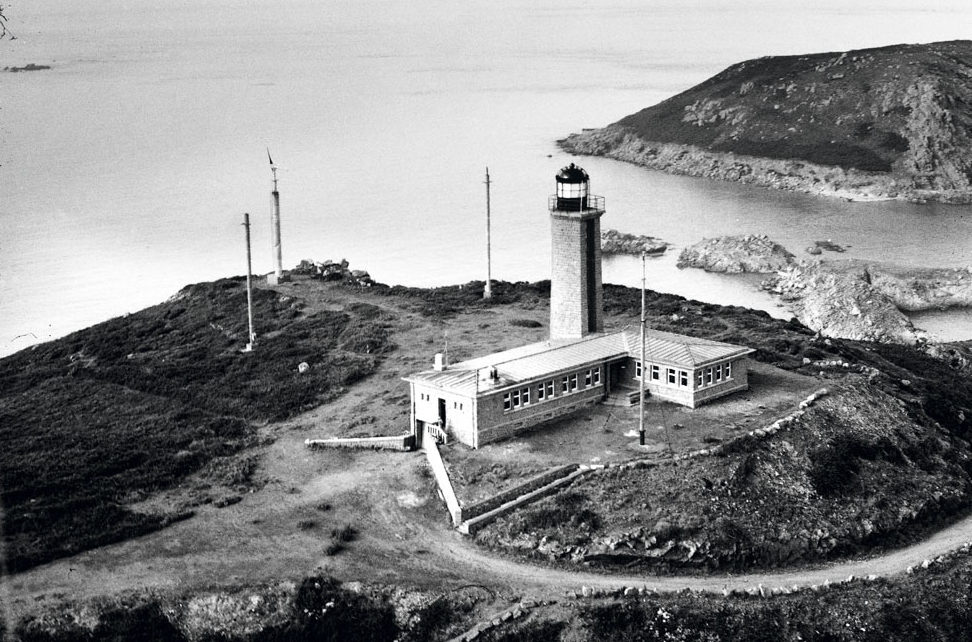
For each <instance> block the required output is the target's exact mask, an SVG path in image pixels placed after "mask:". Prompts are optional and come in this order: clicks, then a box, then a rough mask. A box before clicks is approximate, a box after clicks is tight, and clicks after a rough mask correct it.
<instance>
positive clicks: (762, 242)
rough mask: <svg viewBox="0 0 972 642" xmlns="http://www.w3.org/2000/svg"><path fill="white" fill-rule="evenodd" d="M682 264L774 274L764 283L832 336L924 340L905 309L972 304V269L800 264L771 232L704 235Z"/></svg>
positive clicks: (905, 341)
mask: <svg viewBox="0 0 972 642" xmlns="http://www.w3.org/2000/svg"><path fill="white" fill-rule="evenodd" d="M816 247H820V248H822V249H827V250H828V251H843V248H841V247H840V246H839V245H837V244H835V243H833V242H832V241H818V242H817V244H816ZM835 248H839V249H835ZM678 267H679V268H685V267H695V268H701V269H703V270H706V271H707V272H727V273H738V272H762V273H773V272H775V273H776V274H775V276H774V277H773V278H772V279H770V280H768V281H766V282H765V283H764V284H763V287H764V288H765V289H767V290H769V291H770V292H772V293H774V294H777V295H779V296H780V297H781V298H782V300H783V301H784V302H785V303H786V304H788V306H789V307H790V309H791V310H792V311H793V312H794V314H795V315H796V317H797V318H798V319H799V320H800V321H801V322H802V323H803V324H804V325H806V326H807V327H808V328H811V329H813V330H816V331H817V332H819V333H821V334H822V335H824V336H828V337H839V338H843V339H856V340H858V341H879V342H888V343H903V344H909V345H910V344H914V343H916V342H922V343H923V342H925V341H926V339H927V337H926V336H925V334H924V332H922V331H921V330H918V329H916V328H915V327H914V326H913V325H912V323H911V321H910V320H909V319H908V317H907V315H906V314H905V312H918V311H921V310H934V309H944V308H950V307H972V268H905V267H900V266H893V265H884V264H878V263H866V262H862V261H854V260H839V261H826V262H821V261H813V260H810V261H799V262H797V261H795V258H794V256H793V254H791V253H790V252H789V251H787V249H786V248H784V247H783V246H782V245H780V244H778V243H774V242H773V241H772V240H770V239H769V238H767V237H766V236H765V235H752V234H750V235H747V236H722V237H717V238H712V239H702V240H701V241H700V242H698V243H696V244H695V245H692V246H691V247H688V248H685V249H684V250H683V251H682V253H681V254H680V255H679V257H678Z"/></svg>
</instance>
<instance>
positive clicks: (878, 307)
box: [767, 263, 924, 344]
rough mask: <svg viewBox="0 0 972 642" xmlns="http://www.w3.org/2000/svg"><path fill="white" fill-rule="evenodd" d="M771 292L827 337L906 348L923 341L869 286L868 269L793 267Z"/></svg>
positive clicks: (770, 285) (779, 276) (782, 274)
mask: <svg viewBox="0 0 972 642" xmlns="http://www.w3.org/2000/svg"><path fill="white" fill-rule="evenodd" d="M767 288H768V289H769V290H770V291H771V292H773V293H775V294H778V295H780V297H781V298H782V299H783V301H784V302H786V303H787V304H788V305H789V306H790V308H791V309H792V310H793V312H794V313H795V314H796V317H797V318H798V319H799V320H800V321H801V322H802V323H803V324H804V325H806V326H807V327H808V328H811V329H813V330H816V331H817V332H819V333H820V334H822V335H824V336H828V337H840V338H844V339H854V340H857V341H879V342H883V343H905V344H914V343H916V342H918V341H919V340H923V339H924V336H923V334H922V333H921V332H920V331H919V330H917V329H916V328H915V327H914V326H913V325H912V324H911V321H910V320H909V319H908V317H907V316H905V314H904V313H903V312H901V310H899V309H898V308H897V306H895V304H894V302H893V301H892V300H891V299H890V298H889V297H888V296H886V295H884V294H883V293H881V292H879V291H877V290H876V289H874V287H872V286H871V283H870V279H869V276H868V272H867V269H866V268H864V267H858V268H856V269H852V268H850V267H849V266H848V267H847V268H846V269H841V268H840V267H836V266H833V265H828V264H810V263H800V264H795V265H792V266H790V267H789V268H787V269H785V270H781V271H780V272H779V273H777V276H776V278H775V279H773V280H772V281H771V282H770V283H768V284H767Z"/></svg>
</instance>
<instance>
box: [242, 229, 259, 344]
mask: <svg viewBox="0 0 972 642" xmlns="http://www.w3.org/2000/svg"><path fill="white" fill-rule="evenodd" d="M243 227H244V228H246V318H247V321H248V322H249V325H250V341H249V343H247V344H246V347H245V348H244V349H243V351H244V352H249V351H251V350H253V342H254V341H255V340H256V333H255V332H254V331H253V284H252V280H253V261H252V257H251V256H250V214H249V212H244V213H243Z"/></svg>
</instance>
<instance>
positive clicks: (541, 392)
mask: <svg viewBox="0 0 972 642" xmlns="http://www.w3.org/2000/svg"><path fill="white" fill-rule="evenodd" d="M546 396H547V386H546V384H544V383H543V382H542V381H541V382H540V385H538V386H537V401H543V400H544V398H545V397H546Z"/></svg>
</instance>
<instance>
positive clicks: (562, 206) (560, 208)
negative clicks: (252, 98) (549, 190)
mask: <svg viewBox="0 0 972 642" xmlns="http://www.w3.org/2000/svg"><path fill="white" fill-rule="evenodd" d="M547 207H549V209H550V211H551V212H584V213H603V212H604V197H603V196H594V195H593V194H589V195H587V196H579V197H566V196H557V195H556V194H554V195H553V196H551V197H550V199H549V200H548V201H547Z"/></svg>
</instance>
